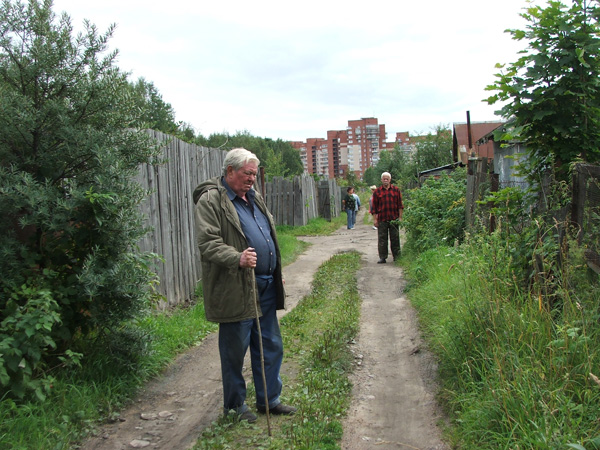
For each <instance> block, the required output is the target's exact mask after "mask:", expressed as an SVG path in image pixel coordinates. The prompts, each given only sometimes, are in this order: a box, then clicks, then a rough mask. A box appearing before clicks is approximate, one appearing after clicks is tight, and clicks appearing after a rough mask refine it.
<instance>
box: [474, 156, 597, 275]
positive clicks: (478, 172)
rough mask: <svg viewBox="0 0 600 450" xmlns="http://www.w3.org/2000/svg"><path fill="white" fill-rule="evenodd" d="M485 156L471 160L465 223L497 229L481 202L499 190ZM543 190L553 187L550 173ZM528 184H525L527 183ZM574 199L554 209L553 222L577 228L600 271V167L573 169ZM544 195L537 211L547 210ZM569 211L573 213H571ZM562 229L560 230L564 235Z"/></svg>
mask: <svg viewBox="0 0 600 450" xmlns="http://www.w3.org/2000/svg"><path fill="white" fill-rule="evenodd" d="M489 169H490V166H489V165H488V163H487V161H486V160H485V159H473V160H470V161H469V169H468V172H467V193H466V225H467V227H471V226H473V225H474V223H475V219H476V218H478V219H479V221H481V222H482V223H484V224H485V225H487V226H488V227H489V229H490V230H493V229H494V226H495V222H494V217H493V216H492V215H490V214H488V211H487V209H486V206H485V205H483V204H481V203H478V201H481V200H482V199H483V198H484V197H485V195H487V194H488V193H489V192H494V191H498V189H499V188H500V186H499V183H498V175H497V174H495V173H489ZM542 180H543V184H544V189H543V191H544V192H548V191H550V183H551V181H550V177H549V176H544V177H542ZM526 185H527V184H525V186H526ZM571 191H572V201H571V204H570V205H567V206H565V207H563V208H561V209H560V210H559V211H553V212H552V213H553V217H552V221H553V223H559V224H563V223H567V222H569V221H570V223H571V225H574V226H576V227H577V228H578V230H579V233H578V241H579V244H581V245H582V246H583V247H584V248H585V251H584V252H585V257H586V261H587V264H588V266H589V267H590V269H592V270H594V271H595V272H596V273H600V167H599V166H593V165H589V164H576V165H575V167H574V169H573V181H572V189H571ZM545 203H546V199H545V198H544V195H543V194H541V195H539V196H538V204H537V207H536V208H537V210H538V211H545V210H546V205H545ZM569 215H570V217H569ZM563 234H564V233H563V232H561V233H560V235H561V236H563Z"/></svg>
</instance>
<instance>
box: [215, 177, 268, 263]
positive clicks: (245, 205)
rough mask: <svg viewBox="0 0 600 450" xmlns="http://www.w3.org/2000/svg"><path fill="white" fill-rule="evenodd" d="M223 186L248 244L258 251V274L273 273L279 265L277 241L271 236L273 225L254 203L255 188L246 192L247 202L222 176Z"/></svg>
mask: <svg viewBox="0 0 600 450" xmlns="http://www.w3.org/2000/svg"><path fill="white" fill-rule="evenodd" d="M221 181H222V182H223V186H225V188H226V189H227V196H228V197H229V200H231V202H232V203H233V206H235V210H236V211H237V213H238V217H239V219H240V223H241V225H242V231H243V232H244V234H245V235H246V239H247V240H248V246H250V247H252V248H254V250H255V251H256V256H257V257H256V268H255V269H254V273H255V274H256V275H273V272H274V271H275V267H276V266H277V253H276V250H275V242H273V237H272V236H271V226H270V225H269V221H268V219H267V217H266V216H265V215H264V214H263V213H262V211H261V210H260V209H259V208H257V207H256V205H255V204H254V196H255V195H256V193H255V191H254V189H250V190H249V191H248V192H247V193H246V198H247V199H248V202H246V201H245V200H244V199H243V198H241V197H238V195H237V194H236V193H235V192H233V191H232V190H231V188H230V187H229V185H228V184H227V182H226V181H225V179H224V178H221Z"/></svg>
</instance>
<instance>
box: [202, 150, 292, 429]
mask: <svg viewBox="0 0 600 450" xmlns="http://www.w3.org/2000/svg"><path fill="white" fill-rule="evenodd" d="M259 164H260V161H259V160H258V158H257V157H256V155H254V154H253V153H251V152H249V151H248V150H246V149H243V148H237V149H233V150H231V151H229V152H228V153H227V155H226V157H225V161H224V163H223V175H222V176H219V177H215V178H212V179H210V180H207V181H204V182H203V183H201V184H200V185H199V186H198V187H197V188H196V190H195V191H194V203H195V204H196V206H195V219H196V237H197V240H198V248H199V249H200V255H201V257H202V283H203V293H204V308H205V311H206V318H207V320H210V321H212V322H217V323H219V354H220V357H221V373H222V377H223V396H224V403H223V408H224V411H225V414H228V413H229V412H230V411H234V412H235V413H236V414H237V415H238V416H239V418H240V420H247V421H248V422H254V421H256V418H257V417H256V415H254V414H253V413H252V412H251V411H250V410H249V408H248V406H247V405H246V382H245V380H244V377H243V375H242V368H243V364H244V357H245V354H246V351H247V350H248V347H250V356H251V362H252V375H253V379H254V386H255V390H256V408H257V410H258V412H261V413H265V412H266V408H269V412H270V413H271V414H293V413H294V412H295V411H296V408H294V407H292V406H287V405H284V404H282V403H281V400H280V398H279V397H280V395H281V389H282V382H281V377H280V375H279V371H280V369H281V363H282V360H283V342H282V339H281V333H280V330H279V322H278V320H277V310H278V309H283V308H284V307H285V291H284V286H283V277H282V273H281V255H280V252H279V245H278V243H277V235H276V232H275V223H274V221H273V217H272V215H271V213H270V212H269V211H268V210H267V206H266V204H265V202H264V200H263V198H262V197H261V196H260V194H259V193H257V192H256V191H255V190H254V189H253V185H254V182H255V180H256V175H257V173H258V165H259ZM257 299H258V303H259V305H258V306H259V311H260V328H261V332H262V338H263V351H264V359H265V360H264V366H265V379H266V384H267V395H268V399H267V398H265V392H264V383H263V381H262V380H263V378H262V377H263V374H262V367H261V360H260V342H259V338H258V325H257V323H256V309H255V301H256V300H257Z"/></svg>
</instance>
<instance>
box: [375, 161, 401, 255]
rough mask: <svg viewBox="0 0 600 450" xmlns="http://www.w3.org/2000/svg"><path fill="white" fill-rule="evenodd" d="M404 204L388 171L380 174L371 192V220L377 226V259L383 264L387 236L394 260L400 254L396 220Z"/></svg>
mask: <svg viewBox="0 0 600 450" xmlns="http://www.w3.org/2000/svg"><path fill="white" fill-rule="evenodd" d="M403 211H404V204H403V203H402V193H401V192H400V189H398V188H397V187H396V186H394V185H392V176H391V175H390V174H389V173H388V172H383V173H382V174H381V186H379V187H378V188H377V190H376V191H375V192H374V194H373V221H374V224H375V226H376V227H377V250H378V251H379V261H377V264H384V263H385V260H386V259H387V257H388V236H389V240H390V246H391V248H392V257H393V258H394V261H395V260H396V258H398V257H399V256H400V233H399V232H398V220H402V213H403Z"/></svg>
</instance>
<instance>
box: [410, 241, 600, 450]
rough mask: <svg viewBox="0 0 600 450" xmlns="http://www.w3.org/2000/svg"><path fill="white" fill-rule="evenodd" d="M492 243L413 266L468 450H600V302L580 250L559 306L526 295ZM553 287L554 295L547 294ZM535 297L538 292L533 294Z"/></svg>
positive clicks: (557, 285) (456, 438)
mask: <svg viewBox="0 0 600 450" xmlns="http://www.w3.org/2000/svg"><path fill="white" fill-rule="evenodd" d="M505 247H506V245H505V244H504V243H503V242H501V241H499V240H495V238H494V237H493V236H492V237H485V238H477V239H473V240H472V241H471V242H468V243H467V244H465V245H463V246H461V247H459V248H456V249H455V248H437V249H433V250H429V251H427V252H425V253H423V254H421V255H419V257H418V258H416V259H415V260H413V261H410V262H408V263H407V262H406V261H404V262H405V263H406V264H407V265H408V267H407V269H408V270H407V274H408V278H409V280H410V283H411V287H410V289H409V291H408V295H409V298H410V299H411V301H412V302H413V304H414V305H415V306H416V307H417V309H418V311H419V316H420V323H421V325H422V327H423V328H424V331H425V333H426V337H427V339H428V340H429V342H430V343H431V347H432V348H433V350H434V351H435V352H436V353H437V355H438V356H439V361H440V365H439V367H440V371H441V374H440V375H441V376H440V379H441V380H442V381H443V383H444V386H443V388H444V390H443V401H444V403H445V405H446V406H447V409H448V412H449V414H450V416H451V418H452V421H453V428H452V431H451V432H450V436H449V437H450V440H451V441H452V442H453V443H454V444H455V447H456V448H461V449H478V450H482V449H490V450H491V449H537V450H544V449H553V450H554V449H557V450H558V449H567V448H575V449H578V450H582V449H587V450H591V449H597V448H600V438H599V436H600V424H599V421H598V417H600V382H599V381H598V380H597V378H596V377H597V376H600V339H598V338H599V332H600V326H599V321H598V319H599V318H600V315H599V310H598V298H599V297H600V289H599V280H598V276H597V275H594V276H592V278H594V280H593V281H592V282H590V276H589V273H586V272H587V268H586V266H585V264H583V263H582V260H581V259H578V257H577V255H576V252H575V251H574V248H573V249H572V252H571V254H570V255H569V258H568V260H567V259H565V260H564V261H563V264H564V266H563V271H562V273H561V276H560V278H561V279H560V280H556V279H554V280H551V281H552V283H554V285H553V288H554V291H553V292H554V293H557V292H559V291H560V294H561V295H560V298H561V299H562V300H561V301H560V302H555V303H554V304H552V305H551V307H549V306H548V303H547V301H548V297H547V292H545V291H543V290H540V293H539V294H535V295H534V294H529V293H523V292H521V291H519V289H518V288H517V287H516V286H515V285H514V283H513V282H512V281H511V280H512V277H511V276H510V270H509V267H510V258H511V252H510V251H509V250H508V249H506V248H505ZM546 287H547V286H546ZM532 291H533V292H536V291H535V289H534V290H532Z"/></svg>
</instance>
